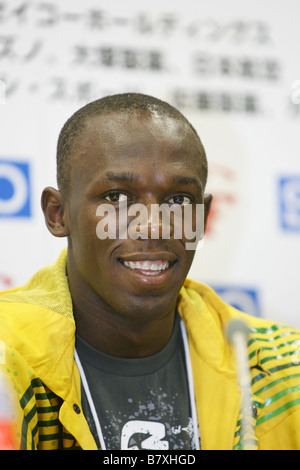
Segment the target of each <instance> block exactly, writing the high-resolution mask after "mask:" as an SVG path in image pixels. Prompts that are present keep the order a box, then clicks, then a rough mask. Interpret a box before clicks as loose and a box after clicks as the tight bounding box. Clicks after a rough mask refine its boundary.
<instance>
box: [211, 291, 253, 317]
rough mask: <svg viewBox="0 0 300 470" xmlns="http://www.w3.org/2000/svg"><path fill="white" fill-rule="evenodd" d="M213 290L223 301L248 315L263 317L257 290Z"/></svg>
mask: <svg viewBox="0 0 300 470" xmlns="http://www.w3.org/2000/svg"><path fill="white" fill-rule="evenodd" d="M213 288H214V290H215V292H216V293H217V294H218V295H219V296H220V297H221V299H222V300H223V301H224V302H226V303H227V304H229V305H232V307H235V308H237V309H238V310H240V311H242V312H244V313H247V314H248V315H253V316H255V317H260V316H261V309H260V304H259V295H258V292H257V290H256V289H251V288H245V287H240V286H226V287H225V286H213Z"/></svg>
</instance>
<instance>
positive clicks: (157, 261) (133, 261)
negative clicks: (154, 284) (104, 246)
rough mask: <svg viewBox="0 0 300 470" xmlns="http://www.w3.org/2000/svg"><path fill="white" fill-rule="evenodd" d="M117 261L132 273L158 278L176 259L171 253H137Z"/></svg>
mask: <svg viewBox="0 0 300 470" xmlns="http://www.w3.org/2000/svg"><path fill="white" fill-rule="evenodd" d="M119 261H120V262H121V263H122V264H123V265H124V266H125V267H126V268H127V269H129V270H131V271H132V272H133V273H136V274H142V275H145V276H159V275H161V274H162V273H164V272H166V271H168V268H170V267H172V266H173V264H174V263H175V261H176V258H175V256H174V255H173V254H171V253H165V254H148V255H147V254H146V253H141V254H138V253H137V254H132V255H131V256H127V257H124V258H119Z"/></svg>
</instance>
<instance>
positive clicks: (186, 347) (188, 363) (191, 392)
mask: <svg viewBox="0 0 300 470" xmlns="http://www.w3.org/2000/svg"><path fill="white" fill-rule="evenodd" d="M180 327H181V334H182V340H183V346H184V352H185V362H186V368H187V378H188V386H189V395H190V403H191V411H192V421H193V428H194V442H195V446H196V450H200V436H199V434H198V430H199V427H198V418H197V409H196V402H195V394H194V381H193V371H192V364H191V358H190V354H189V343H188V338H187V332H186V329H185V325H184V322H183V320H181V321H180ZM74 357H75V362H76V364H77V367H78V369H79V373H80V377H81V380H82V385H83V388H84V391H85V394H86V397H87V400H88V404H89V407H90V410H91V413H92V416H93V419H94V423H95V426H96V430H97V434H98V438H99V442H100V448H101V449H102V450H106V446H105V442H104V438H103V434H102V429H101V426H100V421H99V418H98V415H97V411H96V408H95V405H94V401H93V398H92V395H91V392H90V389H89V385H88V382H87V379H86V376H85V373H84V370H83V367H82V364H81V361H80V359H79V356H78V354H77V351H76V349H75V351H74Z"/></svg>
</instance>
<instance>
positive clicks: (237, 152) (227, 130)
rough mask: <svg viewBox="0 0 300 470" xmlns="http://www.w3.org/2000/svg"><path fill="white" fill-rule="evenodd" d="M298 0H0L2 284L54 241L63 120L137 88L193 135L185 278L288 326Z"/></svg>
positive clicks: (33, 266)
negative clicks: (190, 246) (198, 226)
mask: <svg viewBox="0 0 300 470" xmlns="http://www.w3.org/2000/svg"><path fill="white" fill-rule="evenodd" d="M299 18H300V3H299V0H289V1H288V2H286V1H284V0H273V1H272V2H271V1H269V0H253V1H252V2H240V1H238V0H227V1H226V0H210V1H209V2H207V1H200V0H186V1H185V2H183V1H178V0H176V1H175V0H173V1H172V2H170V1H166V0H159V1H158V0H152V1H151V2H143V1H138V0H126V1H125V2H124V1H121V0H119V1H117V0H110V1H109V2H105V1H104V0H85V1H82V0H64V1H59V0H31V1H30V0H27V1H25V0H2V1H0V103H1V104H0V125H1V127H0V129H1V139H0V243H1V245H0V246H1V248H0V288H1V289H2V288H7V287H10V286H17V285H20V284H23V283H24V282H26V281H27V279H28V278H29V277H30V276H31V275H32V274H33V273H34V272H35V271H36V270H37V269H39V268H40V267H41V266H43V265H45V264H47V263H50V262H52V261H53V260H55V259H56V257H57V255H58V253H59V252H60V250H61V248H62V247H63V246H65V244H66V241H65V240H60V239H55V238H53V237H52V236H51V235H50V233H49V232H48V231H47V229H46V228H45V225H44V221H43V216H42V213H41V209H40V194H41V192H42V189H43V188H44V187H45V186H47V185H52V186H56V178H55V151H56V142H57V137H58V133H59V131H60V129H61V127H62V125H63V124H64V122H65V120H66V119H67V118H68V117H69V116H70V115H71V114H72V113H73V112H74V111H75V110H76V109H78V108H79V107H81V106H82V105H84V104H85V103H86V102H88V101H91V100H93V99H96V98H99V97H101V96H104V95H107V94H111V93H119V92H124V91H140V92H143V93H149V94H152V95H155V96H157V97H159V98H162V99H166V100H168V101H169V102H171V103H172V104H174V105H175V106H177V107H179V109H181V111H183V112H184V113H185V114H186V115H187V117H188V118H190V120H191V122H192V123H193V125H194V126H195V127H196V129H197V130H198V132H199V135H200V137H201V138H202V141H203V143H204V146H205V148H206V151H207V155H208V160H209V168H210V172H209V180H208V187H207V190H208V191H210V192H212V193H213V195H214V202H213V206H212V215H211V218H210V221H209V230H208V233H207V235H206V239H205V243H204V247H203V249H202V250H200V251H199V252H197V255H196V259H195V262H194V265H193V267H192V269H191V272H190V277H193V278H194V279H196V280H199V281H202V282H206V283H208V284H210V285H211V286H213V287H214V288H215V289H216V290H217V291H218V292H219V293H220V295H221V296H223V298H224V299H225V300H227V301H228V302H230V303H232V304H233V305H236V306H238V307H239V308H241V309H243V310H245V311H247V312H248V313H251V314H253V315H258V316H262V317H266V318H271V319H274V320H279V321H284V322H287V323H290V324H292V325H294V326H297V327H300V287H299V280H300V262H299V248H300V155H299V152H300V142H299V141H300V133H299V125H300V105H299V103H300V70H299V68H300V65H299V64H300V63H299V44H300V28H299Z"/></svg>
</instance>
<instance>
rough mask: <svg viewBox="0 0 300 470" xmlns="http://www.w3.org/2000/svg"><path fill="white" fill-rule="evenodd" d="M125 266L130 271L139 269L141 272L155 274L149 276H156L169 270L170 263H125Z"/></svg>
mask: <svg viewBox="0 0 300 470" xmlns="http://www.w3.org/2000/svg"><path fill="white" fill-rule="evenodd" d="M124 265H125V266H126V267H127V268H130V269H139V270H141V271H148V272H149V271H153V273H150V272H149V274H150V275H151V274H156V273H157V272H161V271H164V270H165V269H167V268H168V266H169V262H168V261H162V260H158V261H124Z"/></svg>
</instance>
